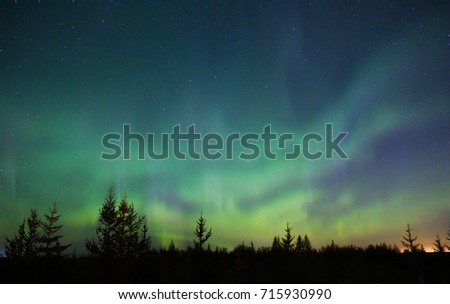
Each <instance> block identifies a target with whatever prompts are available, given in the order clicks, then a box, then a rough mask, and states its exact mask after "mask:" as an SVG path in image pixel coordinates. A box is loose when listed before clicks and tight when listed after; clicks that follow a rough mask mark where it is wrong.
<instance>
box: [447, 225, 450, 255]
mask: <svg viewBox="0 0 450 304" xmlns="http://www.w3.org/2000/svg"><path fill="white" fill-rule="evenodd" d="M447 241H450V225H449V226H448V231H447ZM447 249H448V250H450V245H447Z"/></svg>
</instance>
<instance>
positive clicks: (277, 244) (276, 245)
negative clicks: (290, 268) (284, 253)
mask: <svg viewBox="0 0 450 304" xmlns="http://www.w3.org/2000/svg"><path fill="white" fill-rule="evenodd" d="M282 248H283V247H282V246H281V241H280V237H279V236H274V237H273V241H272V247H271V248H270V250H271V251H272V252H280V251H281V249H282Z"/></svg>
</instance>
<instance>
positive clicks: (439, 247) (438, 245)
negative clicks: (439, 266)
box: [433, 233, 445, 253]
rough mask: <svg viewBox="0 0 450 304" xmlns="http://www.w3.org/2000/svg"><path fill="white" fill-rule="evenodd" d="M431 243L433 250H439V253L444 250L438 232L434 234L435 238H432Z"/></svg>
mask: <svg viewBox="0 0 450 304" xmlns="http://www.w3.org/2000/svg"><path fill="white" fill-rule="evenodd" d="M433 245H434V246H433V250H434V252H439V253H442V252H445V245H444V244H442V241H441V238H440V236H439V233H438V234H436V238H435V239H434V243H433Z"/></svg>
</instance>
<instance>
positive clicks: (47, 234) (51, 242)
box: [39, 203, 71, 257]
mask: <svg viewBox="0 0 450 304" xmlns="http://www.w3.org/2000/svg"><path fill="white" fill-rule="evenodd" d="M60 217H61V216H60V215H58V208H57V207H56V203H54V204H53V206H52V207H50V208H49V210H48V214H45V221H44V222H41V227H42V230H43V235H42V237H41V243H42V245H41V246H40V248H39V250H40V252H41V253H42V254H43V255H44V256H45V257H62V256H63V252H64V251H65V250H66V249H67V248H69V247H70V246H71V244H67V245H62V244H61V242H60V240H61V238H62V237H63V236H62V235H57V233H58V231H59V230H60V229H61V228H62V224H59V225H58V224H57V223H58V221H59V219H60Z"/></svg>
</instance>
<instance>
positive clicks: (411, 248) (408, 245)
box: [402, 224, 419, 252]
mask: <svg viewBox="0 0 450 304" xmlns="http://www.w3.org/2000/svg"><path fill="white" fill-rule="evenodd" d="M405 231H406V236H403V240H402V245H403V246H404V247H405V250H406V251H407V252H418V251H419V244H415V241H416V240H417V236H416V237H412V231H413V229H412V228H411V227H410V226H409V224H407V225H406V230H405Z"/></svg>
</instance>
